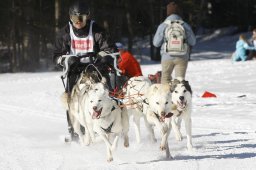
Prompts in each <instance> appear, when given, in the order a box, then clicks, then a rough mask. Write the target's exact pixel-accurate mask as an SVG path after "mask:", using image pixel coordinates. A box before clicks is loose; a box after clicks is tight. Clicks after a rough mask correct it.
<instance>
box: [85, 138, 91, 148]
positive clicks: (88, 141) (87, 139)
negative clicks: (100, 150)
mask: <svg viewBox="0 0 256 170" xmlns="http://www.w3.org/2000/svg"><path fill="white" fill-rule="evenodd" d="M84 145H85V146H88V145H90V138H88V137H85V138H84Z"/></svg>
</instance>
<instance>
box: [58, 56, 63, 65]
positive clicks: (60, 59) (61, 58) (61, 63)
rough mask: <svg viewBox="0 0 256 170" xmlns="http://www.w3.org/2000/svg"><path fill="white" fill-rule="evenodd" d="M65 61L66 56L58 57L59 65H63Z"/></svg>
mask: <svg viewBox="0 0 256 170" xmlns="http://www.w3.org/2000/svg"><path fill="white" fill-rule="evenodd" d="M64 61H65V57H64V56H59V58H58V59H57V66H61V67H63V65H64Z"/></svg>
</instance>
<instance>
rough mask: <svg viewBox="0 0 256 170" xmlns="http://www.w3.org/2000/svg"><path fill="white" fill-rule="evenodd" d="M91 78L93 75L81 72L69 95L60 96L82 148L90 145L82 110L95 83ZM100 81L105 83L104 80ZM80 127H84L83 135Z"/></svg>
mask: <svg viewBox="0 0 256 170" xmlns="http://www.w3.org/2000/svg"><path fill="white" fill-rule="evenodd" d="M92 76H93V75H89V74H88V73H83V72H82V73H81V76H80V78H79V80H78V81H77V83H76V84H75V85H74V87H73V89H72V92H71V95H70V96H68V94H67V93H63V94H62V96H61V100H62V103H63V105H64V107H65V108H66V110H68V114H69V118H70V120H71V124H72V127H73V128H74V132H75V133H76V134H78V137H79V143H80V144H81V145H82V146H84V145H89V144H90V136H89V132H88V128H87V125H86V121H85V114H86V113H85V112H84V110H83V109H82V108H83V107H84V103H85V101H86V98H87V97H88V95H87V92H88V91H89V89H90V87H91V86H92V85H93V84H94V83H95V81H94V80H93V77H92ZM102 81H103V82H105V79H103V80H102ZM80 126H83V127H84V129H85V134H84V133H83V132H82V131H81V128H80Z"/></svg>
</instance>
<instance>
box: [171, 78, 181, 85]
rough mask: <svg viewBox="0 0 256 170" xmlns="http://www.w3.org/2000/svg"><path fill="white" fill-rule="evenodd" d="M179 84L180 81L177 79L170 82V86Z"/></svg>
mask: <svg viewBox="0 0 256 170" xmlns="http://www.w3.org/2000/svg"><path fill="white" fill-rule="evenodd" d="M179 83H180V80H178V79H174V80H173V81H172V84H173V85H176V84H179Z"/></svg>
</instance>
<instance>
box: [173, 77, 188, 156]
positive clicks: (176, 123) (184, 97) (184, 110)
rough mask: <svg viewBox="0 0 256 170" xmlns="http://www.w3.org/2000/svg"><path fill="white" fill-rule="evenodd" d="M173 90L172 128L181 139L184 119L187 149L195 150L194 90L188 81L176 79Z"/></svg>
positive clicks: (178, 138)
mask: <svg viewBox="0 0 256 170" xmlns="http://www.w3.org/2000/svg"><path fill="white" fill-rule="evenodd" d="M171 91H172V112H173V113H174V116H173V118H172V128H173V131H174V133H175V138H176V140H179V141H181V140H182V135H181V132H180V126H181V121H182V119H183V120H184V123H185V129H186V134H187V149H188V150H189V151H191V150H193V146H192V137H191V133H192V132H191V131H192V125H191V106H192V90H191V87H190V85H189V82H188V81H185V80H177V79H175V80H174V81H173V82H172V83H171Z"/></svg>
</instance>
